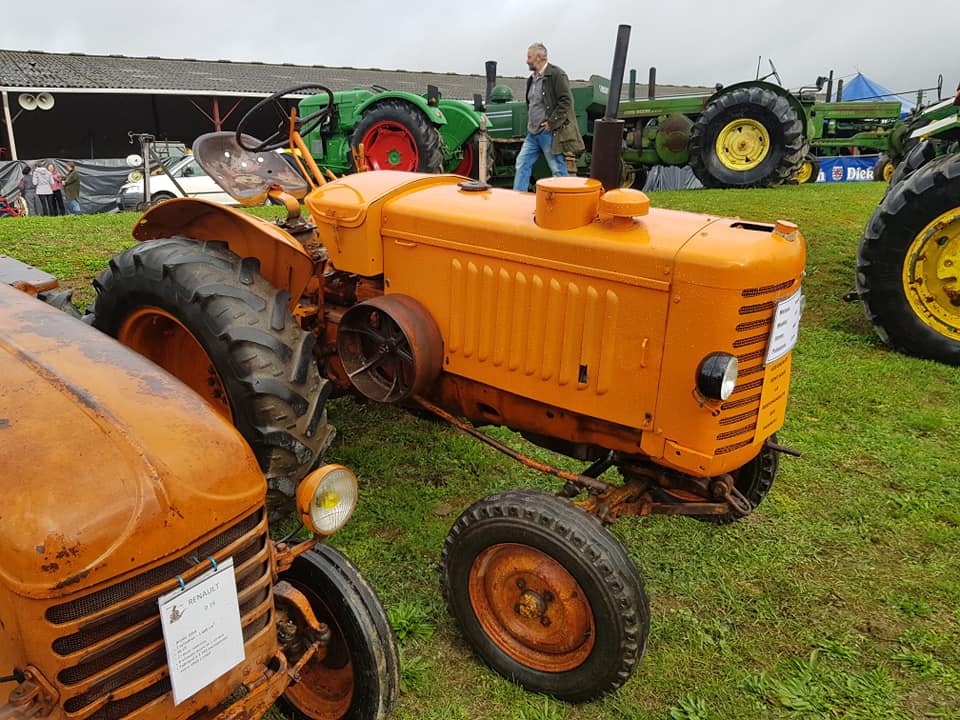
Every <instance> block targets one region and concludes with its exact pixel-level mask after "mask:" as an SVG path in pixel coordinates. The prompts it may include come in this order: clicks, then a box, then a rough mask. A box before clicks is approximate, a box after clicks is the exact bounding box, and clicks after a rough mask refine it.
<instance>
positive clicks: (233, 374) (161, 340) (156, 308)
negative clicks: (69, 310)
mask: <svg viewBox="0 0 960 720" xmlns="http://www.w3.org/2000/svg"><path fill="white" fill-rule="evenodd" d="M259 268H260V264H259V261H258V260H257V259H256V258H244V259H241V258H240V257H238V256H237V255H236V254H234V253H233V252H231V251H230V250H229V249H228V248H227V245H226V243H221V242H197V241H195V240H191V239H188V238H182V237H181V238H170V239H163V240H150V241H147V242H143V243H140V244H138V245H135V246H134V247H132V248H130V249H128V250H126V251H125V252H123V253H121V254H119V255H117V256H116V257H114V258H113V259H112V260H111V261H110V266H109V268H108V269H106V270H104V271H103V272H101V273H100V274H99V275H98V276H97V278H96V279H95V280H94V288H95V289H96V291H97V298H96V300H95V302H94V306H93V310H92V311H93V325H94V327H97V328H99V329H100V330H102V331H103V332H105V333H107V334H109V335H112V336H113V337H119V338H120V340H121V341H122V342H125V344H127V345H129V346H131V347H132V348H133V349H135V350H137V351H138V352H140V353H141V354H142V355H145V356H146V357H148V358H149V359H151V360H153V361H154V362H155V363H157V364H158V365H160V366H161V367H163V368H164V369H166V370H167V371H169V372H171V373H172V374H173V375H176V376H177V377H179V378H180V379H181V380H182V381H183V382H185V383H186V384H187V385H189V386H190V387H191V388H193V389H194V390H195V391H196V392H198V393H199V394H200V395H201V396H203V397H204V399H205V400H207V402H208V403H209V404H210V405H211V406H213V407H214V408H215V409H216V410H218V411H219V412H220V413H221V414H222V415H224V416H225V417H227V418H228V419H229V420H231V421H232V422H233V424H234V425H235V426H236V427H237V429H238V430H239V431H240V433H241V434H242V435H243V437H244V438H245V439H246V441H247V443H248V444H249V445H250V447H251V448H252V449H253V452H254V455H256V458H257V461H258V462H259V463H260V467H261V468H262V469H263V472H264V474H265V475H266V477H267V483H268V486H269V488H270V489H271V490H272V491H274V493H273V494H272V495H271V497H272V502H273V507H274V508H275V511H277V512H279V511H283V510H284V509H286V508H283V507H280V506H282V505H284V504H285V505H288V506H290V505H291V503H289V499H290V498H292V497H293V495H294V493H295V491H296V484H297V481H299V480H300V478H302V477H303V476H304V475H305V474H306V473H307V471H308V470H310V469H311V468H312V467H313V466H314V465H315V463H316V462H317V460H318V459H319V457H320V454H321V453H322V452H323V451H324V450H325V449H326V448H327V446H328V445H329V444H330V442H331V441H332V440H333V435H334V429H333V427H332V426H330V425H329V424H328V423H327V415H326V411H325V409H324V406H325V401H326V398H327V396H328V395H329V393H330V385H329V382H328V381H327V380H325V379H322V378H321V377H320V373H319V370H318V369H317V364H316V362H315V361H314V357H313V349H314V346H315V344H316V340H315V339H314V336H313V335H311V334H310V333H306V332H304V331H303V330H301V329H300V327H299V326H298V325H297V323H296V321H295V320H294V318H293V316H292V314H291V313H290V309H289V305H288V303H289V300H290V294H289V293H288V292H287V291H286V290H277V289H276V288H274V287H273V286H272V285H271V284H270V283H269V282H268V281H267V280H266V279H265V278H264V277H263V276H262V275H260V273H259ZM278 505H279V506H278ZM274 514H276V512H275V513H274Z"/></svg>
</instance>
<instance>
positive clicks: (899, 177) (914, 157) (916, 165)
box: [887, 140, 937, 192]
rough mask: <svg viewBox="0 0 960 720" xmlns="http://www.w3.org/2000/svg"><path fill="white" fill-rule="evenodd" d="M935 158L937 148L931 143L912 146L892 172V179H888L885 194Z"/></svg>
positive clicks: (929, 141) (924, 141)
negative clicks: (888, 184) (888, 182)
mask: <svg viewBox="0 0 960 720" xmlns="http://www.w3.org/2000/svg"><path fill="white" fill-rule="evenodd" d="M936 157H937V146H936V145H935V144H934V143H933V141H931V140H922V141H921V142H919V143H917V144H916V145H914V146H913V148H912V149H911V150H910V152H908V153H907V154H906V155H905V156H904V158H903V160H901V161H900V164H899V165H897V167H896V169H895V170H894V171H893V177H891V178H890V187H888V188H887V192H890V188H892V187H893V186H894V185H896V184H898V183H901V182H903V181H904V180H906V179H907V178H908V177H910V176H911V175H913V173H915V172H916V171H917V170H919V169H920V168H922V167H923V166H924V165H926V164H927V163H928V162H930V161H931V160H933V159H934V158H936Z"/></svg>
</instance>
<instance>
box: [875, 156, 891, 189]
mask: <svg viewBox="0 0 960 720" xmlns="http://www.w3.org/2000/svg"><path fill="white" fill-rule="evenodd" d="M895 169H896V165H894V163H893V160H891V159H890V156H889V155H887V154H886V153H883V154H881V155H880V157H878V158H877V161H876V162H875V163H874V164H873V179H874V181H875V182H890V179H891V178H892V177H893V172H894V170H895Z"/></svg>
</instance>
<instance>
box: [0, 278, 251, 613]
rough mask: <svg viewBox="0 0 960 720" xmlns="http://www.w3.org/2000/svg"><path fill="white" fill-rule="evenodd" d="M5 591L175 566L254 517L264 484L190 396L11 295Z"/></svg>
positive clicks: (0, 321) (3, 401) (236, 439)
mask: <svg viewBox="0 0 960 720" xmlns="http://www.w3.org/2000/svg"><path fill="white" fill-rule="evenodd" d="M0 373H2V376H3V384H2V386H0V472H2V476H3V485H4V487H5V488H6V493H5V498H4V503H3V505H2V506H0V548H2V555H0V582H2V583H3V584H4V585H6V586H7V587H8V588H10V589H11V590H12V591H14V592H16V593H19V594H21V595H25V596H30V597H38V598H50V597H56V596H61V595H63V594H65V593H70V592H74V591H76V590H80V589H84V588H89V587H93V586H95V585H99V584H101V583H104V582H106V581H108V580H110V579H111V578H114V577H116V576H118V575H121V574H124V573H126V572H128V571H129V570H131V569H135V568H142V567H143V566H144V565H146V564H150V563H151V562H153V561H155V560H157V559H159V558H161V557H168V556H170V555H171V554H173V555H175V554H176V553H177V552H178V551H179V550H181V549H183V548H184V547H186V546H188V545H190V544H191V543H194V542H195V541H196V539H197V538H199V537H201V536H203V535H205V534H207V533H208V532H210V531H211V530H212V529H214V528H216V527H217V526H220V525H221V523H226V522H229V521H231V520H233V519H234V518H238V517H240V516H242V515H243V514H245V513H248V512H250V511H251V509H252V508H255V507H256V506H257V505H258V504H260V503H261V502H262V499H263V496H264V493H265V491H266V484H265V481H264V479H263V475H262V474H261V473H260V471H259V468H258V466H257V463H256V460H255V458H254V457H253V455H252V453H251V452H250V450H249V448H248V447H247V446H246V444H245V443H244V442H243V440H242V438H241V437H240V435H239V434H237V433H236V431H235V430H234V429H233V428H232V427H231V426H230V425H228V424H227V423H226V422H225V421H224V420H222V419H221V418H220V417H219V416H218V415H217V414H216V413H215V412H214V411H213V410H211V409H210V408H209V407H208V406H207V405H206V404H205V403H204V402H203V400H201V399H200V398H199V397H198V396H196V395H194V394H193V393H192V391H190V390H188V389H187V388H186V386H184V385H182V384H181V383H180V382H179V381H177V380H176V379H175V378H173V377H172V376H171V375H168V374H167V373H166V372H164V371H163V370H161V369H160V368H159V367H157V366H156V365H153V364H152V363H150V362H148V361H146V360H144V359H143V358H141V357H140V356H139V355H136V354H135V353H133V352H132V351H129V350H127V349H126V348H124V347H122V346H121V345H119V344H118V343H116V342H115V341H114V340H112V339H111V338H108V337H107V336H105V335H101V334H100V333H98V332H96V331H94V330H93V329H91V328H90V327H88V326H87V325H85V324H84V323H83V322H81V321H79V320H77V319H75V318H72V317H70V316H68V315H66V314H65V313H62V312H60V311H58V310H55V309H53V308H51V307H49V306H48V305H45V304H44V303H42V302H39V301H37V300H35V299H33V298H31V297H29V296H28V295H26V294H24V293H21V292H19V291H17V290H14V289H12V288H10V287H7V286H4V285H0Z"/></svg>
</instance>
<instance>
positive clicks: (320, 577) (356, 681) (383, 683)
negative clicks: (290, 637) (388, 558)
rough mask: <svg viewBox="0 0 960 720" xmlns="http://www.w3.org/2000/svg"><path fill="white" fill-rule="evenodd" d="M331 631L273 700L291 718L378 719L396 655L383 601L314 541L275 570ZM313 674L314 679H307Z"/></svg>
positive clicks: (390, 689) (388, 704)
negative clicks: (320, 652)
mask: <svg viewBox="0 0 960 720" xmlns="http://www.w3.org/2000/svg"><path fill="white" fill-rule="evenodd" d="M280 579H281V580H285V581H287V582H288V583H290V584H291V585H293V586H294V587H295V588H296V589H297V590H299V591H300V592H301V593H303V594H304V595H305V596H306V597H307V599H308V600H309V601H310V605H311V607H312V609H313V611H314V614H315V615H316V617H317V620H319V621H320V622H322V623H326V624H327V626H328V627H329V628H330V631H331V639H330V644H329V645H328V647H327V656H326V658H325V659H324V660H322V661H319V662H314V661H308V662H307V664H306V666H305V667H304V668H303V670H302V671H301V673H300V680H299V681H298V682H297V683H295V684H293V685H291V686H290V687H288V688H287V691H286V692H285V693H284V694H283V696H282V697H281V698H280V701H279V704H280V705H281V706H282V707H283V709H284V711H285V712H286V714H287V715H289V716H290V717H293V718H297V720H300V719H305V720H341V719H342V720H383V718H385V717H387V715H388V714H389V713H390V709H391V708H392V707H393V705H394V703H395V702H396V700H397V691H398V689H399V687H400V662H399V654H398V652H397V644H396V639H395V638H394V635H393V630H392V628H391V627H390V622H389V620H388V619H387V615H386V613H385V612H384V609H383V605H382V604H381V602H380V599H379V598H378V597H377V595H376V593H375V592H374V590H373V588H371V587H370V585H369V584H368V583H367V581H366V579H365V578H364V577H363V575H361V574H360V571H359V570H357V568H356V567H355V566H354V565H353V563H351V562H350V561H349V560H348V559H347V558H346V557H345V556H344V555H343V554H342V553H340V552H338V551H337V550H334V549H333V548H331V547H328V546H327V545H317V546H316V547H315V548H314V549H313V550H310V551H308V552H306V553H304V554H303V555H301V556H300V557H298V558H297V559H296V560H294V561H293V565H292V566H291V567H290V570H288V571H287V572H285V573H284V574H283V575H281V576H280ZM311 680H316V683H315V684H311Z"/></svg>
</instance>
